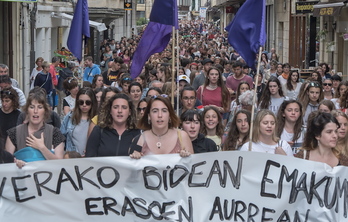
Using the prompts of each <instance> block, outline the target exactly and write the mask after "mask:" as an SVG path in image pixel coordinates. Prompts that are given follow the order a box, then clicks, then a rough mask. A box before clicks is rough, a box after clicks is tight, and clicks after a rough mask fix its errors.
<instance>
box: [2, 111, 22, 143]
mask: <svg viewBox="0 0 348 222" xmlns="http://www.w3.org/2000/svg"><path fill="white" fill-rule="evenodd" d="M20 114H21V112H20V111H19V110H17V109H16V110H13V111H12V112H11V113H7V114H6V113H4V112H3V111H2V110H1V109H0V120H1V121H0V129H1V135H2V138H4V139H5V140H6V138H7V132H6V131H7V130H9V129H11V128H13V127H15V126H17V119H18V116H19V115H20Z"/></svg>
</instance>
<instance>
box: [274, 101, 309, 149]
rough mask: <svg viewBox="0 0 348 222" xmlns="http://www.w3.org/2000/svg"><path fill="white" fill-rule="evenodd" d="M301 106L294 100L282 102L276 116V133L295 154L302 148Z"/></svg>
mask: <svg viewBox="0 0 348 222" xmlns="http://www.w3.org/2000/svg"><path fill="white" fill-rule="evenodd" d="M302 125H303V124H302V105H301V103H299V102H298V101H296V100H288V101H284V102H283V103H282V105H281V106H280V108H279V112H278V115H277V127H276V133H277V136H278V137H280V139H282V140H284V141H287V142H288V143H289V145H290V146H291V148H292V152H293V153H294V154H296V153H297V152H298V149H299V148H300V147H301V146H302V142H303V135H304V128H303V127H302Z"/></svg>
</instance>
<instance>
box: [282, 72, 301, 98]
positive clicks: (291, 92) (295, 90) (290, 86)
mask: <svg viewBox="0 0 348 222" xmlns="http://www.w3.org/2000/svg"><path fill="white" fill-rule="evenodd" d="M301 86H302V83H301V82H300V74H299V72H298V71H297V70H293V71H291V72H290V74H289V77H288V80H287V82H286V84H285V85H283V91H284V95H285V96H287V97H289V99H297V96H298V94H299V93H300V88H301Z"/></svg>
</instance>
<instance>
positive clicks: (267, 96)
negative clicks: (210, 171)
mask: <svg viewBox="0 0 348 222" xmlns="http://www.w3.org/2000/svg"><path fill="white" fill-rule="evenodd" d="M179 33H180V38H179V61H180V62H179V64H176V62H175V64H176V65H175V67H172V60H175V61H176V58H172V51H171V50H172V47H171V43H170V44H169V45H168V47H167V48H166V49H165V50H164V51H163V52H161V53H155V54H154V55H152V56H151V57H150V58H149V60H148V61H147V62H146V64H145V66H144V67H143V70H142V72H141V74H140V75H139V76H138V77H136V78H135V79H132V78H131V75H130V73H129V72H130V66H131V64H132V58H133V55H134V52H135V51H136V47H137V44H138V43H139V40H140V38H141V35H139V36H133V37H132V38H126V37H123V38H122V39H120V40H119V41H115V40H114V39H111V40H104V41H103V42H102V44H101V47H100V55H101V57H100V58H99V59H98V60H100V61H101V62H100V64H96V63H95V62H94V60H95V58H93V57H91V56H86V57H85V58H84V65H85V67H84V72H83V74H82V76H81V79H80V78H79V77H78V76H76V74H75V68H76V67H75V63H73V62H67V65H66V67H64V68H61V67H59V64H60V62H61V61H60V59H59V57H53V58H52V60H51V61H50V62H51V63H49V62H48V61H44V59H43V58H41V57H39V58H37V60H36V67H35V68H34V70H33V71H32V73H31V83H30V84H31V91H30V93H29V95H28V96H25V95H24V94H23V92H22V91H21V89H20V88H19V87H18V83H17V82H16V81H15V80H14V79H11V78H10V77H9V76H8V69H9V67H7V66H6V65H4V64H1V65H0V75H1V76H0V88H1V102H2V104H1V110H0V119H1V121H0V128H1V140H2V143H1V144H2V148H1V156H0V160H1V161H2V162H13V155H14V156H15V157H16V158H17V160H16V162H17V165H19V166H20V167H21V166H23V165H24V164H25V162H24V161H30V160H29V159H25V158H24V157H23V156H25V155H28V153H30V152H39V154H40V155H41V156H42V159H47V160H49V159H61V158H76V157H102V156H127V155H129V156H130V157H131V158H136V159H138V158H141V157H142V156H143V155H150V154H169V153H179V154H180V155H181V156H182V157H186V156H189V155H190V154H193V153H201V152H214V151H215V152H217V151H229V150H241V151H255V152H264V153H273V154H281V155H287V156H289V157H293V156H296V157H299V158H304V159H309V160H315V161H320V162H325V163H327V164H329V165H330V166H337V165H347V164H348V161H347V156H346V155H348V147H347V146H348V143H347V138H348V137H347V130H348V128H347V123H348V117H347V107H348V98H347V96H348V93H346V91H347V86H348V82H347V81H345V80H342V77H341V76H339V75H337V74H335V73H334V72H333V71H332V70H331V69H330V66H329V65H328V64H326V63H322V64H320V65H319V67H316V68H315V69H314V70H313V72H312V73H311V74H310V76H309V77H307V76H306V78H305V77H301V72H300V70H299V69H295V68H294V67H292V66H291V64H289V63H287V62H283V63H281V62H279V60H278V55H277V53H276V50H275V49H273V48H272V49H270V51H269V52H268V51H264V52H263V53H262V55H261V60H260V61H261V62H260V72H259V73H256V70H254V69H252V67H249V66H248V65H247V64H246V63H245V61H244V59H243V58H242V57H241V56H240V55H239V53H238V52H237V51H235V50H233V48H232V47H231V46H230V45H229V44H228V42H227V33H220V32H219V30H218V29H217V27H215V26H214V24H213V23H204V22H201V21H182V22H181V23H180V32H179ZM257 61H258V58H256V60H255V65H257ZM173 69H175V70H176V71H175V72H176V74H175V75H172V70H173ZM172 78H174V81H175V83H176V84H175V85H174V86H173V85H172V83H171V80H172ZM256 80H258V81H257V84H256ZM81 81H83V82H82V84H81ZM173 87H174V89H173ZM255 88H256V95H255V96H256V97H257V102H256V104H255V103H253V96H254V89H255ZM172 91H174V92H175V93H174V94H172ZM177 95H179V97H177ZM171 97H175V98H174V101H175V105H174V106H173V105H172V104H171ZM252 108H254V109H255V113H254V115H253V116H252V114H251V110H252ZM20 110H21V111H20ZM252 123H253V124H254V126H253V132H252V138H251V141H250V143H251V147H250V146H249V134H250V133H251V132H250V126H251V124H252ZM164 141H165V143H164ZM168 144H170V145H168ZM24 150H25V151H27V152H28V153H25V152H24ZM21 157H23V158H21ZM23 160H24V161H23Z"/></svg>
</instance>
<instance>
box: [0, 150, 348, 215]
mask: <svg viewBox="0 0 348 222" xmlns="http://www.w3.org/2000/svg"><path fill="white" fill-rule="evenodd" d="M347 169H348V168H347V167H335V168H333V169H332V168H330V167H329V166H327V165H325V164H322V163H318V162H312V161H306V160H302V159H296V158H291V157H286V156H281V155H272V154H263V153H252V152H237V151H230V152H217V153H207V154H195V155H191V156H190V157H188V158H181V157H180V156H179V155H177V154H170V155H153V156H145V157H143V158H142V159H140V160H134V159H130V158H129V157H104V158H85V159H69V160H51V161H38V162H32V163H28V164H27V165H26V166H25V167H24V168H23V169H18V168H17V167H16V166H15V165H14V164H3V165H0V196H1V197H0V221H1V222H16V221H30V222H32V221H35V222H48V221H49V222H55V221H57V222H58V221H59V222H78V221H81V222H82V221H83V222H95V221H103V222H108V221H110V222H111V221H112V222H115V221H122V222H128V221H190V222H193V221H195V222H206V221H249V222H251V221H255V222H259V221H291V222H293V221H296V222H304V221H308V222H309V221H316V222H321V221H322V222H324V221H325V222H327V221H331V222H342V221H348V219H347V210H348V184H347V180H346V177H347V175H348V170H347Z"/></svg>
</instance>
